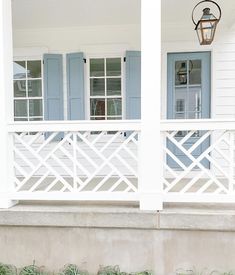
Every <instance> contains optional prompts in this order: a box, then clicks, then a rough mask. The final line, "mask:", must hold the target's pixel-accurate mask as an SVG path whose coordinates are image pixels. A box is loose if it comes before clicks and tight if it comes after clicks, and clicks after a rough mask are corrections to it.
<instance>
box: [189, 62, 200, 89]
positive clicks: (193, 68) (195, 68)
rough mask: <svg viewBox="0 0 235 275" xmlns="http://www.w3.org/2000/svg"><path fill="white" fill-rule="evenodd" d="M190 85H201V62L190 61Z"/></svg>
mask: <svg viewBox="0 0 235 275" xmlns="http://www.w3.org/2000/svg"><path fill="white" fill-rule="evenodd" d="M189 84H201V60H189Z"/></svg>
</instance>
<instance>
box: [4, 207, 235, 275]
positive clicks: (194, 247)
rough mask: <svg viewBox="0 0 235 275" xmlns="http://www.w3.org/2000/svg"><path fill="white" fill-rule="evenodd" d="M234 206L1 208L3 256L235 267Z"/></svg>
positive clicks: (130, 267) (135, 267) (157, 269)
mask: <svg viewBox="0 0 235 275" xmlns="http://www.w3.org/2000/svg"><path fill="white" fill-rule="evenodd" d="M234 256H235V211H234V210H233V207H230V208H224V209H222V208H221V209H215V208H208V209H206V208H193V207H191V208H177V207H173V208H165V210H164V211H163V212H161V213H150V212H149V213H143V212H140V211H139V210H138V208H135V207H131V206H130V207H101V206H93V207H88V206H82V207H81V206H35V205H34V206H33V205H23V206H21V205H18V206H15V207H13V208H11V209H10V210H7V211H6V210H4V211H3V210H2V211H0V262H4V263H11V264H14V265H16V266H18V267H22V266H24V265H28V264H31V263H32V262H33V261H34V260H35V261H36V264H37V265H43V266H45V267H46V268H47V269H48V270H51V271H58V269H60V268H61V267H63V265H64V264H67V263H76V264H78V265H79V266H81V267H82V268H85V269H87V270H88V271H90V272H92V273H96V272H97V270H98V268H99V265H116V264H118V265H120V268H121V269H122V270H124V271H140V270H145V269H149V270H153V271H154V274H156V275H171V274H172V275H173V274H175V271H176V270H177V269H178V268H193V267H197V268H198V269H199V270H202V269H204V268H208V269H209V270H214V269H217V270H221V271H228V270H231V269H233V268H234V269H235V263H234Z"/></svg>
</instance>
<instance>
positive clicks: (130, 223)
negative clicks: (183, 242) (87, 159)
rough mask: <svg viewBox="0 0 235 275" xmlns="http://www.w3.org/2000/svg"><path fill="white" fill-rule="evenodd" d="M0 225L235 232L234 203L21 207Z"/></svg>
mask: <svg viewBox="0 0 235 275" xmlns="http://www.w3.org/2000/svg"><path fill="white" fill-rule="evenodd" d="M0 226H22V227H27V226H30V227H83V228H110V229H115V228H120V229H121V228H123V229H139V230H192V231H230V232H233V231H234V232H235V204H231V205H228V204H226V205H222V204H220V205H217V204H213V205H199V204H191V205H190V204H185V205H177V204H166V205H165V208H164V210H163V211H161V212H151V211H144V212H143V211H140V210H139V207H138V205H137V204H129V205H73V204H71V205H62V204H61V205H54V204H51V205H43V204H35V203H32V204H30V203H28V204H19V205H16V206H14V207H12V208H10V209H7V210H6V209H4V210H3V209H2V210H0Z"/></svg>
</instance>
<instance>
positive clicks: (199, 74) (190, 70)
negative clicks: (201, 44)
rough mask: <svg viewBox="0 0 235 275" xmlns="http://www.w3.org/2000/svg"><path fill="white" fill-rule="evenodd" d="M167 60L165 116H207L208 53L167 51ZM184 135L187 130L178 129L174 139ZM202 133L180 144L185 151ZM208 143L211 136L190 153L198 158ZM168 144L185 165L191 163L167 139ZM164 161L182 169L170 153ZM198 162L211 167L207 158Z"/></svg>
mask: <svg viewBox="0 0 235 275" xmlns="http://www.w3.org/2000/svg"><path fill="white" fill-rule="evenodd" d="M167 59H168V60H167V118H168V119H201V118H210V95H211V92H210V91H211V70H210V68H211V55H210V52H197V53H171V54H168V58H167ZM186 134H187V132H186V131H178V132H177V134H176V135H175V139H176V140H177V141H180V140H182V139H183V138H184V137H185V135H186ZM202 135H203V132H202V131H198V132H196V133H195V134H194V135H193V136H191V137H190V138H189V139H187V141H185V142H184V143H183V147H184V148H185V149H186V150H188V149H190V148H191V146H192V145H193V144H194V143H195V142H196V141H197V140H198V139H199V138H200V137H201V136H202ZM209 145H210V139H209V138H207V139H206V140H205V141H204V142H202V143H201V144H200V145H199V146H198V147H197V148H196V149H195V150H194V151H193V152H192V155H193V156H194V157H195V158H197V157H198V156H200V154H201V153H202V152H204V151H205V150H206V149H207V148H208V146H209ZM167 146H168V149H169V150H170V151H171V152H172V153H173V154H174V155H175V156H176V158H177V159H179V160H180V161H181V162H182V163H183V164H184V165H185V166H186V167H188V166H189V165H190V164H191V163H192V161H191V160H190V159H189V158H188V157H187V156H186V155H185V154H184V153H183V152H182V151H181V150H180V149H178V148H177V147H176V146H175V145H174V144H173V143H172V142H171V141H170V140H167ZM167 163H168V165H169V166H170V167H171V168H174V169H181V167H180V166H179V165H178V164H177V163H176V162H175V160H174V159H173V158H172V157H170V156H169V155H168V156H167ZM201 164H203V165H204V167H206V168H209V167H210V163H209V161H208V160H207V159H203V160H202V161H201ZM195 168H197V167H195Z"/></svg>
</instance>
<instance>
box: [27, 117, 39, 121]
mask: <svg viewBox="0 0 235 275" xmlns="http://www.w3.org/2000/svg"><path fill="white" fill-rule="evenodd" d="M29 120H30V121H41V120H42V117H30V118H29Z"/></svg>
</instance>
